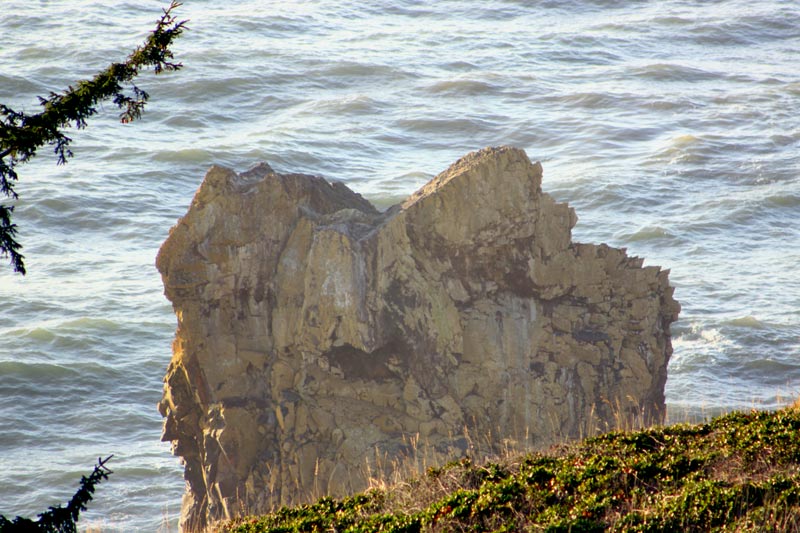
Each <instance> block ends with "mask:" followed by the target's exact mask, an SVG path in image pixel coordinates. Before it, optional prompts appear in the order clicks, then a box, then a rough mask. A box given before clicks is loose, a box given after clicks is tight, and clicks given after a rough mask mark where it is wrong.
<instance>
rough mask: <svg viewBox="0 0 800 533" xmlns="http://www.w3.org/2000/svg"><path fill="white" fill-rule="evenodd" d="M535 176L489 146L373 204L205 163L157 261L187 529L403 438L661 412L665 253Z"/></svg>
mask: <svg viewBox="0 0 800 533" xmlns="http://www.w3.org/2000/svg"><path fill="white" fill-rule="evenodd" d="M541 177H542V168H541V165H539V164H538V163H537V164H531V162H530V161H529V160H528V158H527V156H526V155H525V153H524V152H523V151H522V150H518V149H514V148H493V149H485V150H481V151H480V152H475V153H472V154H469V155H467V156H465V157H464V158H462V159H460V160H459V161H457V162H456V163H455V164H453V165H452V166H451V167H450V168H449V169H448V170H446V171H445V172H443V173H442V174H440V175H439V176H437V177H435V178H434V179H433V180H432V181H431V182H430V183H428V184H427V185H426V186H425V187H423V188H422V189H420V190H419V191H417V192H416V193H414V194H413V195H412V196H411V197H410V198H408V200H406V202H405V203H404V204H402V205H398V206H395V207H392V208H391V209H389V210H388V211H386V212H379V211H377V210H376V209H375V208H374V207H372V205H370V204H369V203H368V202H367V201H366V200H364V199H363V198H362V197H361V196H359V195H358V194H355V193H354V192H352V191H350V190H349V189H348V188H347V187H346V186H344V185H343V184H341V183H333V184H329V183H328V182H326V181H324V180H323V179H321V178H318V177H313V176H306V175H298V174H289V175H283V174H276V173H274V172H273V171H272V169H270V167H269V166H268V165H266V164H262V165H260V166H258V167H256V168H254V169H252V170H251V171H249V172H247V173H244V174H241V175H239V174H236V173H234V172H233V171H231V170H228V169H225V168H220V167H213V168H211V170H209V172H208V174H207V175H206V177H205V180H204V181H203V184H202V185H201V186H200V188H199V190H198V191H197V194H196V195H195V197H194V200H193V201H192V204H191V206H190V208H189V211H188V213H187V214H186V215H185V216H184V217H183V218H182V219H181V220H180V221H179V222H178V224H177V225H176V226H175V227H174V228H173V229H172V231H171V232H170V235H169V238H168V239H167V241H166V242H165V243H164V245H163V246H162V248H161V250H160V252H159V255H158V259H157V266H158V269H159V270H160V272H161V274H162V276H163V280H164V286H165V289H166V295H167V297H168V298H169V299H170V300H171V301H172V304H173V306H174V309H175V313H176V315H177V317H178V331H177V334H176V338H175V342H174V347H173V348H174V355H173V358H172V362H171V363H170V366H169V369H168V371H167V376H166V378H165V387H164V398H163V400H162V401H161V403H160V404H159V409H160V411H161V414H162V415H163V416H165V417H166V422H165V425H164V435H163V440H169V441H172V442H173V448H174V453H175V454H177V455H180V456H181V457H182V458H183V460H184V462H185V476H186V480H187V482H188V483H187V491H186V494H185V496H184V502H183V513H182V524H183V528H184V530H187V531H195V530H199V529H202V528H204V527H205V526H206V525H208V524H209V523H211V522H213V521H215V520H218V519H223V518H227V517H231V516H236V515H238V514H241V513H242V512H259V511H266V510H269V509H270V508H271V507H272V506H273V505H275V504H279V503H296V502H300V501H304V500H307V499H309V498H311V497H313V496H314V495H322V494H342V493H345V492H348V491H351V490H358V489H362V488H364V486H365V483H366V477H365V476H366V470H367V469H368V468H375V467H376V464H375V463H376V461H379V460H381V458H382V459H383V460H386V464H388V463H390V462H391V460H392V459H397V458H398V457H402V456H404V455H408V454H410V453H413V449H412V448H413V447H422V446H427V447H429V449H431V450H434V451H436V452H440V453H443V454H448V455H450V457H451V458H452V457H454V456H455V457H458V456H460V454H462V453H465V452H469V453H484V452H486V451H490V450H489V449H490V448H491V447H492V446H494V445H498V446H499V445H500V443H502V442H507V441H508V440H509V439H511V440H514V441H516V442H518V443H521V444H528V445H544V444H548V443H550V442H552V441H553V440H560V439H563V438H564V437H577V436H580V435H583V434H586V433H587V432H590V431H591V430H592V429H593V428H595V427H604V425H607V424H614V423H616V422H618V421H619V420H620V419H626V418H633V417H635V418H637V419H639V420H643V421H644V422H652V421H659V420H661V418H662V417H663V413H664V384H665V381H666V369H667V361H668V359H669V357H670V355H671V352H672V347H671V344H670V336H669V326H670V323H671V322H672V321H674V320H675V319H676V318H677V314H678V311H679V309H680V308H679V306H678V304H677V302H676V301H675V300H673V298H672V292H673V290H672V288H671V287H670V286H669V283H668V279H667V271H661V270H660V269H659V268H658V267H644V268H643V267H642V260H641V259H638V258H632V257H627V256H626V254H625V251H624V250H618V249H614V248H610V247H608V246H606V245H599V246H596V245H591V244H577V243H572V242H571V239H570V230H571V228H572V227H573V226H574V225H575V223H576V220H577V218H576V216H575V213H574V211H573V210H572V209H571V208H569V207H568V206H567V205H566V204H561V203H557V202H555V201H554V200H553V199H552V198H551V197H550V196H549V195H547V194H545V193H543V192H542V191H541Z"/></svg>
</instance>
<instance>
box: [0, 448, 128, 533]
mask: <svg viewBox="0 0 800 533" xmlns="http://www.w3.org/2000/svg"><path fill="white" fill-rule="evenodd" d="M112 457H113V455H109V456H108V457H106V458H105V459H103V458H98V459H97V466H95V467H94V471H93V472H92V473H91V474H90V475H89V477H86V476H83V477H81V486H80V488H79V489H78V491H77V492H76V493H75V495H74V496H73V497H72V499H71V500H70V501H69V503H67V506H66V507H61V506H60V505H57V506H55V507H50V508H49V509H48V510H47V511H45V512H43V513H42V514H40V515H39V520H35V521H34V520H31V519H29V518H23V517H21V516H18V517H16V518H15V519H14V520H9V519H8V518H6V517H5V516H3V515H0V533H34V532H41V533H76V532H77V531H78V529H77V526H76V525H75V522H77V521H78V516H79V515H80V513H81V511H85V510H86V504H88V503H89V502H90V501H92V495H93V494H94V489H95V485H97V484H98V483H100V482H101V481H102V480H104V479H108V475H109V474H113V472H112V471H111V470H109V469H108V467H107V466H106V463H108V461H109V460H110V459H111V458H112Z"/></svg>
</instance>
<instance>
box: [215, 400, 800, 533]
mask: <svg viewBox="0 0 800 533" xmlns="http://www.w3.org/2000/svg"><path fill="white" fill-rule="evenodd" d="M222 531H230V532H238V533H246V532H247V533H249V532H273V533H278V532H281V533H289V532H320V533H322V532H364V533H366V532H376V531H393V532H416V531H457V532H465V531H474V532H478V531H496V532H501V531H508V532H510V531H546V532H550V533H556V532H564V533H566V532H595V531H632V532H633V531H635V532H656V531H665V532H684V531H687V532H690V531H758V532H770V531H772V532H778V531H781V532H800V408H788V409H784V410H781V411H777V412H763V411H752V412H739V413H732V414H728V415H725V416H721V417H719V418H715V419H713V420H712V421H710V422H708V423H704V424H694V425H690V424H680V425H674V426H668V427H658V428H649V429H645V430H641V431H635V432H613V433H608V434H604V435H601V436H599V437H594V438H590V439H586V440H584V441H582V442H580V443H576V444H571V445H561V446H558V447H555V448H553V449H551V450H549V451H548V452H546V453H531V454H527V455H522V456H519V457H516V458H513V459H508V460H505V461H502V462H496V463H486V464H474V463H473V462H472V461H471V460H470V459H468V458H464V459H461V460H459V461H454V462H452V463H450V464H447V465H445V466H443V467H441V468H432V469H429V470H428V471H427V472H426V473H425V474H424V475H422V476H420V477H419V478H416V479H412V480H409V481H407V482H404V483H400V484H397V485H394V486H391V487H388V488H386V489H383V490H371V491H368V492H364V493H362V494H357V495H354V496H351V497H347V498H343V499H333V498H327V497H326V498H322V499H320V500H319V501H317V502H316V503H314V504H310V505H302V506H298V507H292V508H288V507H286V508H282V509H280V510H278V511H276V512H274V513H272V514H269V515H264V516H259V517H248V518H243V519H241V520H238V521H236V522H232V523H229V524H226V525H225V526H223V528H222Z"/></svg>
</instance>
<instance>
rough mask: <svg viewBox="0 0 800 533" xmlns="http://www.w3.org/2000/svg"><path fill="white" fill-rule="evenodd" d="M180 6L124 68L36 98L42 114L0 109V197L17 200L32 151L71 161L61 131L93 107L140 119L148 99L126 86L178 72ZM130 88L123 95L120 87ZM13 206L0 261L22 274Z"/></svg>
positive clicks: (3, 219) (7, 213) (0, 225)
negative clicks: (21, 171) (148, 75)
mask: <svg viewBox="0 0 800 533" xmlns="http://www.w3.org/2000/svg"><path fill="white" fill-rule="evenodd" d="M180 5H181V4H180V3H179V2H177V1H175V0H173V1H172V3H171V4H170V6H169V7H168V8H167V9H164V10H163V11H164V13H163V15H162V16H161V18H160V19H159V21H158V22H157V24H156V28H155V30H154V31H153V32H152V33H151V34H150V35H149V36H148V38H147V40H146V41H145V43H144V44H143V45H142V46H140V47H138V48H136V49H135V50H134V51H133V53H131V54H130V55H129V56H128V58H127V60H125V61H124V62H123V63H113V64H111V65H110V66H109V67H108V68H106V69H105V70H103V71H102V72H100V73H98V74H97V75H96V76H95V77H94V78H92V79H91V80H83V81H80V82H78V83H77V84H76V85H75V86H74V87H73V86H70V87H69V88H68V89H67V90H66V91H63V92H61V93H53V92H51V93H50V95H49V96H48V97H47V98H42V97H39V103H40V105H41V106H42V108H43V109H42V111H41V112H40V113H37V114H26V113H23V112H19V111H15V110H13V109H11V108H10V107H8V106H6V105H3V104H0V193H1V194H3V195H5V197H6V198H10V199H12V200H16V199H17V198H19V195H18V194H17V192H16V191H15V186H16V184H17V181H18V179H19V176H18V175H17V172H16V169H15V167H16V166H17V165H20V164H22V163H26V162H27V161H29V160H30V159H31V158H33V157H34V156H35V155H36V150H37V149H39V148H41V147H42V146H44V145H51V146H53V149H54V151H55V154H56V157H57V161H58V164H60V165H63V164H64V163H66V162H67V159H68V158H70V157H72V152H71V151H70V149H69V144H70V142H71V141H72V139H70V138H69V137H68V136H67V135H66V134H65V133H64V129H65V128H67V127H71V126H74V127H76V128H78V129H82V128H85V127H86V120H87V119H88V118H89V117H91V116H92V115H94V114H96V113H97V107H96V106H97V104H99V103H100V102H102V101H105V100H108V99H111V101H113V102H114V104H116V105H117V107H119V108H120V110H121V113H120V120H121V121H122V122H123V123H128V122H132V121H133V120H135V119H138V118H139V117H141V114H142V111H143V110H144V107H145V104H146V103H147V100H148V98H149V95H148V94H147V92H145V91H144V90H142V89H140V88H139V87H137V86H136V85H133V84H132V83H131V81H132V80H133V79H134V78H135V77H136V76H137V75H138V74H139V72H140V71H141V70H147V69H150V68H152V69H153V71H154V72H155V73H156V74H160V73H162V72H169V71H174V70H178V69H180V68H181V67H182V66H183V65H182V64H181V63H176V62H174V61H173V58H174V56H173V53H172V51H171V50H170V46H171V45H172V42H173V41H174V40H175V39H176V38H177V37H178V36H180V35H181V33H182V32H183V31H184V30H185V29H187V28H186V22H187V21H186V20H183V21H178V20H177V19H176V17H175V16H174V15H173V10H175V9H176V8H177V7H179V6H180ZM127 84H130V87H129V89H128V90H127V91H126V89H125V87H124V85H127ZM13 212H14V206H13V205H3V204H0V257H9V258H10V260H11V266H12V267H13V269H14V271H16V272H19V273H20V274H23V275H24V274H25V263H24V256H23V255H22V254H21V253H20V249H21V248H22V245H21V244H20V243H19V242H18V241H17V239H16V234H17V225H16V224H14V223H13V222H12V220H11V218H12V214H13Z"/></svg>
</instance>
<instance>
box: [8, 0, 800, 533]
mask: <svg viewBox="0 0 800 533" xmlns="http://www.w3.org/2000/svg"><path fill="white" fill-rule="evenodd" d="M165 3H166V2H165V1H160V0H159V1H157V0H141V1H138V2H130V1H125V2H110V1H99V0H37V1H23V0H0V103H4V104H6V105H9V106H11V107H12V108H15V109H18V110H24V111H26V112H31V113H32V112H36V111H37V107H38V106H37V99H36V96H37V95H46V94H48V93H49V92H50V91H59V90H61V89H63V88H65V87H67V86H68V85H70V84H73V83H75V82H76V81H77V80H80V79H85V78H88V77H90V76H92V75H93V74H94V73H95V72H96V71H98V70H99V69H100V68H103V67H104V66H105V65H107V64H108V63H109V62H111V61H115V60H121V59H123V58H124V57H125V56H126V55H127V54H128V53H129V52H130V50H132V49H133V47H135V46H137V45H138V44H139V43H140V42H142V41H143V39H144V37H145V35H146V33H147V32H148V31H149V30H150V29H151V28H152V27H153V25H154V22H155V20H156V19H157V18H158V16H159V14H160V10H161V8H162V7H164V6H165ZM178 15H179V16H180V17H181V18H187V19H190V23H189V27H190V30H189V31H187V33H186V34H185V35H184V36H183V37H181V38H180V39H179V41H178V42H177V43H176V46H175V52H176V55H177V59H178V60H179V61H182V62H183V63H184V65H185V68H184V69H183V70H181V71H180V72H177V73H171V74H164V75H160V76H154V75H152V74H151V73H149V74H143V75H141V77H140V78H139V79H138V81H137V84H138V85H139V86H140V87H141V88H143V89H145V90H147V91H148V92H149V93H150V95H151V103H150V104H149V106H148V108H147V110H146V112H145V115H144V117H143V119H142V120H141V121H139V122H137V123H134V124H132V125H122V124H119V122H118V120H117V118H116V117H117V113H116V111H115V109H114V106H113V104H110V103H106V104H104V105H102V106H100V111H101V113H100V114H99V115H98V116H96V117H94V118H93V119H91V120H90V121H89V127H88V128H87V129H86V130H82V131H72V132H70V136H72V138H73V144H72V149H73V151H74V153H75V157H74V159H72V160H70V162H69V163H68V164H67V165H65V166H57V165H56V164H55V159H54V157H52V154H51V152H50V149H49V148H43V149H42V150H41V151H40V152H39V156H38V157H37V158H36V159H35V160H33V161H32V162H31V163H29V164H26V165H23V166H21V167H19V168H18V170H19V173H20V177H21V179H20V182H19V186H18V192H19V194H20V197H21V198H20V200H19V202H17V210H16V211H15V222H16V223H17V224H18V225H19V229H20V232H19V238H20V239H21V241H22V243H23V245H24V246H25V248H24V250H23V252H24V253H25V255H26V261H27V267H28V271H29V273H28V275H27V276H25V277H21V276H18V275H14V274H12V272H11V270H10V268H7V267H4V268H2V269H0V514H5V515H8V516H15V515H24V516H35V514H36V513H37V512H41V511H43V510H44V509H45V508H46V507H47V506H49V505H54V504H58V503H64V502H65V501H66V500H67V499H68V498H69V497H70V496H71V495H72V494H73V492H74V491H75V489H76V488H77V482H78V480H79V479H80V475H82V474H88V473H89V472H90V471H91V468H92V466H93V464H94V463H95V462H96V460H97V458H98V457H99V456H106V455H109V454H114V459H113V460H112V462H111V463H110V464H111V468H112V469H113V470H114V474H112V475H111V477H110V479H109V480H108V481H106V482H103V483H102V484H101V485H100V486H99V488H98V492H97V493H96V497H95V500H94V501H93V502H92V503H91V505H90V507H89V511H88V512H87V513H86V514H85V515H84V518H82V519H81V524H82V525H84V526H89V527H91V528H93V529H94V530H96V529H98V528H99V529H101V530H102V531H159V530H160V531H176V530H177V519H178V516H179V509H180V497H181V494H182V492H183V480H182V468H181V466H180V464H179V463H178V460H177V459H176V458H174V457H172V456H171V455H170V450H169V446H168V445H167V444H164V443H160V442H159V438H160V432H161V419H160V416H159V415H158V413H157V411H156V408H155V405H156V402H157V401H158V400H159V398H160V395H161V388H162V382H161V380H162V377H163V375H164V372H165V370H166V367H167V364H168V362H169V359H170V355H171V341H172V337H173V334H174V329H175V325H176V323H175V318H174V315H173V313H172V310H171V307H170V305H169V303H168V302H167V300H166V299H165V298H164V297H163V295H162V286H161V280H160V277H159V275H158V273H157V272H156V270H155V267H154V258H155V255H156V252H157V250H158V247H159V245H160V244H161V243H162V242H163V241H164V239H165V238H166V236H167V233H168V231H169V228H170V227H171V226H172V225H173V224H174V223H175V221H176V220H177V218H178V217H180V216H181V215H182V214H183V213H184V212H185V210H186V208H187V206H188V204H189V202H190V200H191V198H192V195H193V193H194V191H195V190H196V188H197V187H198V185H199V184H200V181H201V180H202V177H203V175H204V172H205V170H206V169H207V168H208V167H209V166H210V165H212V164H221V165H226V166H229V167H232V168H234V169H236V170H238V171H244V170H246V169H248V168H249V167H251V166H253V165H255V164H256V163H257V162H259V161H268V162H269V163H270V164H271V165H272V166H273V167H274V168H276V169H277V170H278V171H283V172H294V171H297V172H305V173H312V174H318V175H322V176H324V177H326V178H329V179H334V180H342V181H344V182H346V183H347V184H348V185H349V186H350V187H351V188H353V189H355V190H356V191H358V192H360V193H362V194H364V195H365V196H366V197H367V198H369V199H371V200H373V201H374V202H375V203H377V204H379V205H381V206H387V205H390V204H391V203H393V202H396V201H399V200H401V199H402V198H404V197H405V196H406V195H408V194H409V193H411V192H412V191H414V190H415V189H416V188H418V187H419V186H421V185H422V184H424V183H425V182H426V181H427V180H428V179H430V178H431V177H432V176H434V175H435V174H437V173H438V172H440V171H442V170H444V169H445V168H446V167H447V166H448V165H449V164H450V163H452V162H453V161H455V160H456V159H457V158H458V157H460V156H462V155H464V154H465V153H467V152H469V151H472V150H476V149H479V148H482V147H484V146H496V145H514V146H518V147H521V148H524V149H525V150H526V151H527V153H528V155H529V156H530V158H531V159H533V160H540V161H541V162H542V164H543V165H544V171H545V175H544V183H543V188H544V190H545V191H547V192H549V193H550V194H552V195H553V196H554V197H555V198H556V199H558V200H560V201H567V202H569V203H570V205H571V206H573V207H574V208H575V209H576V211H577V213H578V216H579V222H578V225H577V227H576V228H575V230H574V233H573V236H574V240H576V241H582V242H595V243H600V242H606V243H608V244H610V245H612V246H620V247H626V248H627V249H628V252H629V254H631V255H637V256H641V257H644V258H646V264H649V265H661V266H663V267H665V268H670V269H671V275H670V279H671V281H672V283H673V284H674V285H675V286H676V297H677V299H678V300H679V301H680V302H681V303H682V305H683V311H682V313H681V317H680V320H679V321H678V322H677V323H676V324H674V325H673V329H672V331H673V344H674V348H675V353H674V356H673V358H672V360H671V363H670V367H669V379H668V382H667V390H666V394H667V403H668V405H669V409H670V413H671V416H673V417H674V418H680V417H681V416H690V415H691V414H698V413H699V414H701V415H702V414H709V413H715V412H718V411H724V410H731V409H737V408H747V409H749V408H751V407H764V408H776V407H779V406H781V405H783V404H785V403H787V402H789V401H791V400H792V399H793V398H794V397H796V396H797V395H798V394H800V276H799V275H798V274H799V273H800V267H798V265H800V113H798V109H800V68H798V51H799V50H800V3H798V2H796V1H794V0H785V1H782V0H747V1H743V0H708V1H706V0H703V1H700V0H665V1H662V2H648V1H644V0H640V1H635V0H631V1H622V0H557V1H556V0H539V1H536V0H534V1H522V0H504V1H483V2H477V1H468V0H442V1H438V2H422V1H415V0H394V1H392V2H369V3H354V2H336V1H333V0H313V1H300V0H294V1H293V0H284V1H282V2H263V1H257V0H234V1H231V2H212V1H209V0H186V1H185V3H184V5H183V6H182V7H181V8H180V9H179V11H178Z"/></svg>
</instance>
